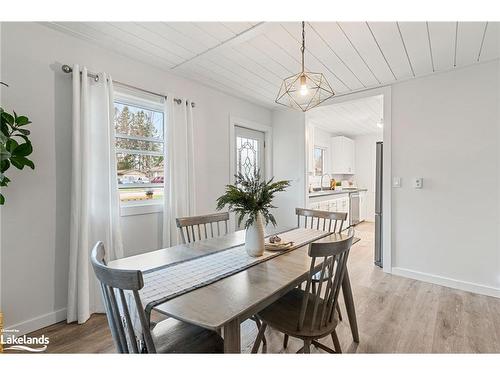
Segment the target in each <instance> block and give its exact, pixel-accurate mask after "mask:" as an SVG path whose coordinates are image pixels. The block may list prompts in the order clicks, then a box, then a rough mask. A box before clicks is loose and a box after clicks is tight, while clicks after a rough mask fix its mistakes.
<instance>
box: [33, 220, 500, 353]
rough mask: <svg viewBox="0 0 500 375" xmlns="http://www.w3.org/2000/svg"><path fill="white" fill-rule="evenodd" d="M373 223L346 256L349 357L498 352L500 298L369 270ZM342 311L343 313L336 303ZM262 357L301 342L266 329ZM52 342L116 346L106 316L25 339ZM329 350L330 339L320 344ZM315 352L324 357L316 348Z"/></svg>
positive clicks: (95, 348)
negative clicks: (354, 331)
mask: <svg viewBox="0 0 500 375" xmlns="http://www.w3.org/2000/svg"><path fill="white" fill-rule="evenodd" d="M373 230H374V226H373V224H372V223H362V224H360V225H358V226H357V227H356V231H357V236H358V237H360V238H361V241H360V242H359V243H358V244H356V245H355V246H354V247H353V248H352V249H351V253H350V258H349V273H350V276H351V283H352V287H353V294H354V301H355V304H356V312H357V317H358V326H359V335H360V343H359V344H355V343H354V342H353V341H352V336H351V331H350V328H349V324H348V322H347V321H346V320H344V321H342V322H341V323H340V325H339V326H338V328H337V334H338V336H339V339H340V343H341V345H342V350H343V351H344V352H347V353H492V352H493V353H500V299H497V298H493V297H486V296H482V295H478V294H473V293H468V292H463V291H459V290H455V289H450V288H445V287H441V286H438V285H433V284H429V283H424V282H421V281H416V280H411V279H407V278H404V277H398V276H392V275H387V274H384V273H383V272H382V270H380V269H379V268H377V267H375V266H374V265H373V240H374V234H373ZM341 306H342V311H343V312H344V316H345V315H346V313H345V309H344V307H343V302H341ZM241 332H242V351H243V352H247V353H248V352H250V349H251V347H252V345H253V341H254V339H255V336H256V334H257V331H256V328H255V323H254V322H252V321H246V322H244V323H243V324H242V330H241ZM266 332H267V333H266V337H267V340H268V347H267V352H268V353H282V352H286V353H295V352H296V351H297V350H298V349H299V348H300V347H301V346H302V343H301V342H300V341H298V340H295V339H293V338H290V342H289V345H288V348H287V349H286V350H284V349H283V346H282V344H283V335H282V334H281V333H279V332H276V331H272V330H270V329H269V328H268V330H267V331H266ZM41 334H45V335H46V336H48V337H49V338H50V345H49V346H48V350H47V351H48V352H51V353H110V352H114V351H115V349H114V345H113V341H112V339H111V334H110V331H109V329H108V325H107V320H106V317H105V316H104V315H100V314H96V315H93V316H92V317H91V319H89V321H88V322H87V323H85V324H83V325H77V324H66V323H64V322H62V323H58V324H55V325H52V326H50V327H47V328H44V329H42V330H39V331H36V332H33V333H32V334H31V335H33V336H35V335H41ZM321 341H322V342H323V343H325V344H326V345H328V346H330V347H333V345H332V342H331V339H330V338H329V337H328V338H325V339H323V340H321ZM311 352H313V353H324V352H323V351H321V350H318V349H316V348H314V347H312V348H311Z"/></svg>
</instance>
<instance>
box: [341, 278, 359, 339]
mask: <svg viewBox="0 0 500 375" xmlns="http://www.w3.org/2000/svg"><path fill="white" fill-rule="evenodd" d="M342 293H343V295H344V302H345V307H346V310H347V317H348V318H349V325H350V326H351V333H352V338H353V340H354V342H357V343H359V333H358V322H357V320H356V310H355V309H354V299H353V297H352V289H351V281H350V280H349V273H348V272H347V268H346V270H345V276H344V280H342Z"/></svg>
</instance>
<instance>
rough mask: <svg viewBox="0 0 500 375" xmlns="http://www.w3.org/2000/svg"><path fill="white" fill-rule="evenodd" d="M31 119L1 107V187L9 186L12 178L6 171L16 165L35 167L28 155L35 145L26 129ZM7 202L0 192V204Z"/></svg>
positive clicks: (21, 167)
mask: <svg viewBox="0 0 500 375" xmlns="http://www.w3.org/2000/svg"><path fill="white" fill-rule="evenodd" d="M29 124H31V121H30V120H29V119H28V117H26V116H18V115H17V113H16V112H13V113H12V114H10V113H8V112H6V111H4V109H3V108H1V107H0V188H1V187H5V186H7V184H8V183H9V182H10V179H9V178H8V177H7V176H6V175H5V172H6V171H7V170H8V169H9V168H10V167H11V166H14V167H16V168H17V169H23V168H24V167H26V166H28V167H30V168H31V169H35V165H34V164H33V162H32V161H31V160H30V159H28V156H29V155H30V154H31V153H32V152H33V146H32V144H31V141H30V140H29V138H28V136H29V135H30V131H29V130H28V129H25V128H24V127H25V126H26V125H29ZM4 203H5V197H4V196H3V195H2V194H0V205H3V204H4Z"/></svg>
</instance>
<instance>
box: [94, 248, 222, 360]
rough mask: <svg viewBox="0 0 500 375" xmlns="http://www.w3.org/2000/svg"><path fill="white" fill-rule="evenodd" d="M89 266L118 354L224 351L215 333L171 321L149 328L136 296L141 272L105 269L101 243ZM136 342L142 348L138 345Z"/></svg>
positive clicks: (139, 288) (139, 299)
mask: <svg viewBox="0 0 500 375" xmlns="http://www.w3.org/2000/svg"><path fill="white" fill-rule="evenodd" d="M91 263H92V267H93V269H94V272H95V275H96V276H97V279H98V280H99V283H100V285H101V291H102V296H103V301H104V307H105V309H106V316H107V318H108V324H109V327H110V329H111V334H112V336H113V341H114V342H115V346H116V349H117V351H118V352H119V353H144V352H147V353H222V352H223V351H224V341H223V340H222V338H221V337H220V336H219V335H218V334H217V333H216V332H213V331H210V330H207V329H204V328H201V327H198V326H194V325H191V324H187V323H184V322H181V321H178V320H175V319H173V318H167V319H165V320H162V321H161V322H159V323H156V324H155V325H154V327H152V326H151V324H150V322H149V321H148V320H147V318H146V313H145V311H144V308H143V305H142V301H141V297H140V295H139V290H141V289H142V287H143V286H144V281H143V278H142V272H141V271H137V270H121V269H115V268H111V267H108V266H107V265H106V262H105V250H104V245H103V243H102V242H98V243H97V244H96V245H95V246H94V248H93V250H92V254H91ZM125 293H131V294H132V296H133V301H134V306H133V307H134V308H135V309H137V314H138V317H139V324H140V326H141V330H142V335H143V337H142V338H138V337H136V334H135V331H134V329H133V326H132V320H131V315H130V311H129V305H128V304H127V301H126V296H125ZM120 311H121V313H120ZM122 315H123V316H122ZM140 342H143V343H144V345H140V344H139V343H140ZM141 346H144V347H141Z"/></svg>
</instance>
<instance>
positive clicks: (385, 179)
mask: <svg viewBox="0 0 500 375" xmlns="http://www.w3.org/2000/svg"><path fill="white" fill-rule="evenodd" d="M391 90H392V87H391V86H382V87H377V88H374V89H367V90H363V91H358V92H355V93H352V94H345V95H342V96H339V97H333V98H332V99H330V100H328V101H327V102H325V103H324V104H322V106H327V105H332V104H336V103H342V102H347V101H351V100H356V99H360V98H366V97H369V96H375V95H382V96H383V97H384V101H383V106H384V111H383V113H384V135H383V142H384V158H383V165H382V168H383V171H384V172H383V176H382V189H383V192H382V200H383V203H382V213H383V215H382V226H383V228H382V252H383V260H382V263H383V270H384V272H387V273H392V227H391V223H392V219H391V216H392V215H391V214H392V185H391V180H392V168H391V167H392V156H391V142H392V137H391V129H392V122H391V121H392V117H391V115H392V107H391V104H392V99H391ZM310 126H312V124H309V123H308V122H307V119H306V126H305V133H306V134H305V145H306V163H309V159H308V158H310V157H311V155H309V153H308V152H307V150H308V149H309V148H308V147H309V143H310V142H311V141H312V140H309V139H308V137H309V135H310V134H308V132H309V128H310ZM307 166H308V164H306V167H307ZM307 192H308V179H307V178H306V179H305V186H304V193H305V199H306V200H305V202H306V204H308V203H309V198H308V193H307Z"/></svg>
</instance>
